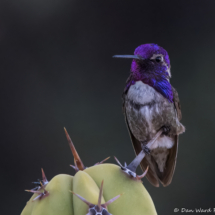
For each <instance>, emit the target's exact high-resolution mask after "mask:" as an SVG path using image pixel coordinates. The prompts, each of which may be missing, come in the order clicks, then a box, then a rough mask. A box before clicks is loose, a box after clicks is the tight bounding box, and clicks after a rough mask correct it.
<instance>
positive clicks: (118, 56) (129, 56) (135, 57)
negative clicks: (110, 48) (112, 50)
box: [113, 55, 144, 60]
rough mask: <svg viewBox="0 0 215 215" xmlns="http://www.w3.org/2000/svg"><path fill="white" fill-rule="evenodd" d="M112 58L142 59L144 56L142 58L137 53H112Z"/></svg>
mask: <svg viewBox="0 0 215 215" xmlns="http://www.w3.org/2000/svg"><path fill="white" fill-rule="evenodd" d="M113 58H132V59H139V60H144V58H142V57H141V56H139V55H114V56H113Z"/></svg>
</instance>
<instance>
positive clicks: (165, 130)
mask: <svg viewBox="0 0 215 215" xmlns="http://www.w3.org/2000/svg"><path fill="white" fill-rule="evenodd" d="M162 130H163V132H162V134H164V135H168V134H169V132H170V126H167V125H164V126H163V127H162Z"/></svg>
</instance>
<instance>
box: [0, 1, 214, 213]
mask: <svg viewBox="0 0 215 215" xmlns="http://www.w3.org/2000/svg"><path fill="white" fill-rule="evenodd" d="M0 16H1V19H0V71H1V84H0V86H1V108H2V111H1V156H0V161H1V177H0V183H1V197H0V198H1V202H2V203H3V204H1V206H0V214H3V215H7V214H8V215H11V214H20V213H21V211H22V209H23V208H24V206H25V204H26V202H27V201H28V199H29V198H30V196H31V194H29V193H26V192H24V189H29V188H33V187H34V186H33V184H32V183H31V182H32V181H35V180H37V179H38V178H41V171H40V168H41V167H43V168H44V170H45V173H46V175H47V177H48V179H51V178H52V177H53V176H55V175H57V174H60V173H67V174H72V175H73V174H74V173H75V172H74V170H73V169H72V168H71V167H69V164H73V157H72V154H71V152H70V149H69V146H68V143H67V140H66V137H65V134H64V130H63V127H64V126H65V127H66V128H67V130H68V132H69V134H70V136H71V138H72V140H73V142H74V144H75V146H76V148H77V150H78V152H79V154H80V156H81V158H82V160H83V162H84V164H85V165H86V166H91V165H93V164H94V163H96V162H98V161H101V160H103V159H104V158H106V157H108V156H112V157H111V159H110V162H113V163H115V161H114V159H113V156H114V155H115V156H116V157H117V158H118V159H119V160H120V161H121V162H124V161H126V162H127V163H129V162H130V161H131V160H132V159H133V158H134V151H133V148H132V145H131V141H130V139H129V135H128V131H127V128H126V125H125V122H124V117H123V114H122V101H121V94H122V91H123V89H124V85H125V81H126V79H127V77H128V75H129V71H130V64H131V60H120V59H113V58H112V56H113V55H115V54H132V53H133V51H134V49H135V48H136V47H137V46H139V45H140V44H145V43H157V44H159V45H160V46H162V47H164V48H165V49H166V50H167V51H168V53H169V55H170V60H171V68H172V79H171V83H172V85H173V86H174V87H175V88H176V89H177V90H178V92H179V96H180V100H181V104H182V113H183V119H182V123H183V124H184V125H185V126H186V133H185V134H183V135H181V136H180V143H179V153H178V159H177V166H176V172H175V175H174V178H173V181H172V183H171V185H170V186H168V187H166V188H163V187H160V188H155V187H153V186H152V185H150V184H149V182H148V181H147V180H146V179H144V180H143V183H144V185H145V187H146V188H147V189H148V191H149V193H150V194H151V196H152V198H153V200H154V203H155V206H156V209H157V212H158V214H174V212H173V210H174V208H179V209H180V208H187V209H195V208H200V207H201V208H213V207H215V205H214V202H215V201H214V200H215V194H214V193H215V188H214V180H215V174H214V167H213V165H214V163H215V157H214V152H215V143H214V138H215V131H214V128H215V85H214V82H215V71H214V68H215V60H214V59H213V57H214V55H215V54H214V53H215V51H214V50H215V1H212V0H208V1H203V0H189V1H185V0H181V1H159V0H154V1H144V0H138V1H135V0H133V1H113V0H109V1H98V0H95V1H82V0H79V1H78V0H55V1H54V0H52V1H51V0H43V1H42V0H28V1H27V0H11V1H6V0H2V1H1V2H0ZM139 173H140V170H139Z"/></svg>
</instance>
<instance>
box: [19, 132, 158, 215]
mask: <svg viewBox="0 0 215 215" xmlns="http://www.w3.org/2000/svg"><path fill="white" fill-rule="evenodd" d="M65 133H66V137H67V140H68V142H69V146H70V148H71V150H72V153H73V156H74V165H72V167H73V168H74V169H75V170H76V174H75V175H74V176H70V175H66V174H60V175H57V176H55V177H54V178H53V179H52V180H51V181H48V180H47V178H46V176H45V173H44V171H43V169H42V180H41V181H39V182H34V184H36V185H38V186H37V187H36V188H33V189H31V190H26V191H28V192H32V193H33V196H32V197H31V199H30V200H29V201H28V202H27V204H26V206H25V208H24V209H23V211H22V213H21V215H143V214H144V215H156V214H157V213H156V210H155V206H154V204H153V201H152V199H151V197H150V195H149V193H148V192H147V190H146V189H145V187H144V186H143V184H142V182H141V180H140V179H141V178H142V177H143V176H144V175H145V174H146V172H145V173H143V175H141V176H137V175H136V173H135V171H136V167H137V166H138V165H139V162H141V159H137V158H136V159H134V161H132V162H131V164H129V165H127V164H126V163H125V166H122V165H121V164H120V163H119V162H118V160H117V159H116V160H117V162H118V163H119V165H120V166H117V165H115V164H103V162H104V161H106V160H107V159H108V158H107V159H105V160H103V161H101V162H98V163H96V164H95V165H94V166H92V167H89V168H86V167H85V166H84V164H83V162H82V161H81V159H80V157H79V155H78V153H77V151H76V150H75V147H74V144H73V143H72V140H71V138H70V137H69V135H68V133H67V131H66V129H65ZM141 156H142V155H141ZM141 156H140V157H141Z"/></svg>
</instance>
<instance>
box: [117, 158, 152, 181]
mask: <svg viewBox="0 0 215 215" xmlns="http://www.w3.org/2000/svg"><path fill="white" fill-rule="evenodd" d="M140 156H141V155H140ZM140 156H139V157H140ZM114 158H115V160H116V162H117V163H118V164H119V166H120V167H121V170H122V171H123V172H124V173H126V174H127V175H129V176H130V177H132V178H134V179H137V180H141V178H143V177H144V176H145V175H146V173H147V171H148V167H147V169H146V171H145V172H144V173H143V174H142V175H137V174H136V172H135V171H136V168H137V166H138V165H139V164H140V162H138V160H140V159H139V158H138V156H137V157H136V158H135V159H134V160H133V161H132V162H131V163H130V164H129V165H128V166H127V164H126V163H125V166H123V165H122V164H121V163H120V162H119V161H118V159H117V158H116V157H114ZM141 160H142V159H141ZM136 164H138V165H136Z"/></svg>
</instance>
